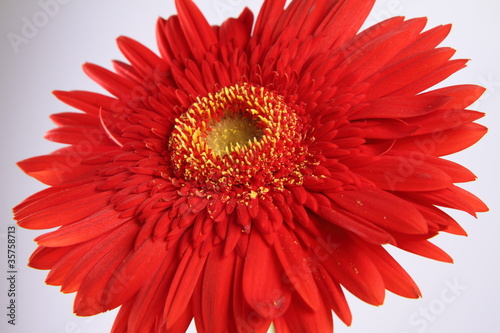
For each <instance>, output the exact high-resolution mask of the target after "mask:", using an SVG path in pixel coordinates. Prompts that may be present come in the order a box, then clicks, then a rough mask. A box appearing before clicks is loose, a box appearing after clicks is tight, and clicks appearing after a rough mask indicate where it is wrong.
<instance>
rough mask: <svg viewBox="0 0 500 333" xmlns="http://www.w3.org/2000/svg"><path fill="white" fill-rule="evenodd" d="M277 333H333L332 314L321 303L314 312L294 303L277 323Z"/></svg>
mask: <svg viewBox="0 0 500 333" xmlns="http://www.w3.org/2000/svg"><path fill="white" fill-rule="evenodd" d="M274 324H275V328H276V333H282V332H333V318H332V312H331V311H330V309H329V308H327V307H326V306H325V304H323V302H321V304H320V306H319V308H318V310H316V311H312V310H311V309H309V308H307V307H306V306H305V305H303V304H302V303H300V302H298V301H295V302H292V304H291V305H290V307H289V308H288V310H287V312H286V313H285V314H284V315H283V316H281V317H278V318H277V319H276V320H275V322H274Z"/></svg>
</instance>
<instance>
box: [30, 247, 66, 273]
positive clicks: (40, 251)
mask: <svg viewBox="0 0 500 333" xmlns="http://www.w3.org/2000/svg"><path fill="white" fill-rule="evenodd" d="M72 249H73V247H72V246H66V247H45V246H39V247H37V248H36V250H35V251H34V252H33V253H32V254H31V256H30V258H29V262H28V266H29V267H32V268H36V269H51V268H52V267H53V266H54V265H55V264H57V262H58V261H59V260H61V258H63V257H64V256H65V255H66V254H68V252H70V251H71V250H72Z"/></svg>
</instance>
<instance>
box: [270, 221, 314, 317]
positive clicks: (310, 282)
mask: <svg viewBox="0 0 500 333" xmlns="http://www.w3.org/2000/svg"><path fill="white" fill-rule="evenodd" d="M274 249H275V250H276V254H277V256H278V258H279V260H280V262H281V265H282V266H283V269H284V270H285V274H286V279H287V280H286V282H288V283H290V284H291V285H292V288H293V289H294V290H295V291H296V292H297V293H298V294H299V295H300V297H301V298H302V299H303V300H304V302H305V304H307V305H308V306H309V307H310V308H311V309H312V310H315V311H316V310H318V308H319V306H320V305H319V304H320V297H319V295H320V293H319V290H318V288H317V286H316V283H315V281H314V278H313V275H312V273H311V267H310V266H309V263H308V262H307V258H308V257H307V255H306V253H305V252H304V250H303V249H302V246H301V245H300V243H299V242H298V240H297V238H296V237H295V236H294V235H293V233H292V232H290V231H289V230H288V229H287V228H286V227H282V228H281V229H280V230H279V231H278V237H277V238H276V243H275V244H274Z"/></svg>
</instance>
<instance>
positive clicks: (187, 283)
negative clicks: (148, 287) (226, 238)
mask: <svg viewBox="0 0 500 333" xmlns="http://www.w3.org/2000/svg"><path fill="white" fill-rule="evenodd" d="M206 260H207V257H206V256H204V257H201V256H200V255H199V254H198V253H197V252H194V251H193V250H192V249H188V250H187V251H186V253H184V255H183V257H182V259H181V262H180V263H179V266H178V267H177V271H176V273H175V276H174V278H173V280H172V284H171V285H170V290H169V291H168V295H167V299H166V301H165V307H164V318H165V320H164V321H165V324H166V325H167V329H169V328H170V326H172V325H173V324H175V323H176V322H177V320H178V319H179V318H181V316H182V314H183V313H184V310H185V309H186V307H187V305H188V303H189V301H190V299H191V295H192V294H193V290H194V287H195V286H196V283H197V282H198V277H199V276H200V274H201V271H202V269H203V267H204V265H205V261H206Z"/></svg>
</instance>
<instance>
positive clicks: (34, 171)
mask: <svg viewBox="0 0 500 333" xmlns="http://www.w3.org/2000/svg"><path fill="white" fill-rule="evenodd" d="M17 164H18V165H19V167H20V168H21V169H23V171H24V172H26V173H27V174H28V175H30V176H31V177H33V178H36V179H37V180H39V181H40V182H42V183H44V184H47V185H50V186H61V185H69V184H71V183H73V184H75V183H82V182H84V180H85V179H87V178H89V177H91V176H93V175H94V174H95V169H96V167H95V165H83V164H82V158H81V157H80V156H79V155H67V156H65V155H44V156H37V157H32V158H29V159H26V160H24V161H21V162H18V163H17Z"/></svg>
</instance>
